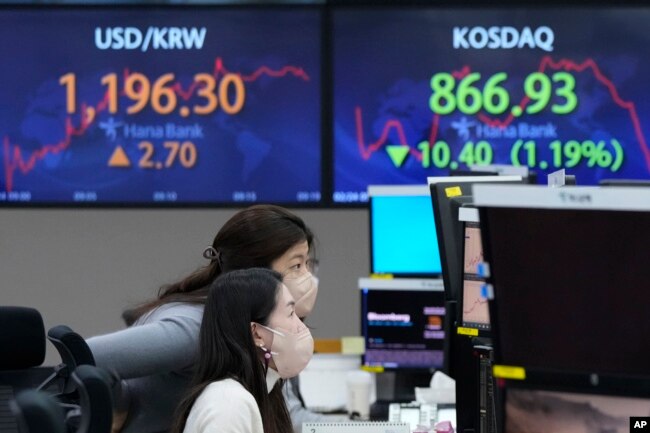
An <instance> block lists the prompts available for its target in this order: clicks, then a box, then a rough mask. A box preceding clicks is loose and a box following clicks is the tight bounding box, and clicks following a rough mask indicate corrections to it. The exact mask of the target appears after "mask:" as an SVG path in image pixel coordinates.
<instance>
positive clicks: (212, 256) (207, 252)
mask: <svg viewBox="0 0 650 433" xmlns="http://www.w3.org/2000/svg"><path fill="white" fill-rule="evenodd" d="M220 255H221V253H219V251H217V250H216V249H215V248H214V247H207V248H206V249H204V250H203V258H205V259H208V260H219V256H220Z"/></svg>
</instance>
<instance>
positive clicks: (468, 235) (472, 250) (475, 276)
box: [462, 222, 490, 330]
mask: <svg viewBox="0 0 650 433" xmlns="http://www.w3.org/2000/svg"><path fill="white" fill-rule="evenodd" d="M463 255H464V257H463V294H462V297H463V315H462V325H463V326H464V327H467V328H477V329H485V330H488V329H490V311H489V308H488V300H487V299H486V298H485V297H484V296H483V295H482V294H481V289H482V287H483V286H484V285H485V278H483V277H481V276H479V273H478V265H479V263H481V262H483V245H482V243H481V228H480V226H479V224H478V223H475V222H466V223H465V245H464V253H463Z"/></svg>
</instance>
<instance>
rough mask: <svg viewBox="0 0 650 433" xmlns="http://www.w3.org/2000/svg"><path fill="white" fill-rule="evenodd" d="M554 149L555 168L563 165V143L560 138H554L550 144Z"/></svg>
mask: <svg viewBox="0 0 650 433" xmlns="http://www.w3.org/2000/svg"><path fill="white" fill-rule="evenodd" d="M549 147H550V148H551V150H552V151H553V166H554V167H555V168H557V167H561V166H562V143H561V142H560V140H554V141H552V142H551V144H550V145H549Z"/></svg>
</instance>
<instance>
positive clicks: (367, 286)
mask: <svg viewBox="0 0 650 433" xmlns="http://www.w3.org/2000/svg"><path fill="white" fill-rule="evenodd" d="M359 288H360V289H361V331H362V334H363V337H364V339H365V342H366V350H365V355H364V357H363V365H365V366H368V367H381V368H383V369H406V370H428V371H433V370H435V369H439V368H442V367H443V364H444V338H445V333H444V329H443V325H444V316H445V307H444V292H443V287H442V284H441V282H440V280H429V279H404V278H401V279H390V280H383V279H372V278H362V279H360V280H359Z"/></svg>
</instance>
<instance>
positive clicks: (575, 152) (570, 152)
mask: <svg viewBox="0 0 650 433" xmlns="http://www.w3.org/2000/svg"><path fill="white" fill-rule="evenodd" d="M564 155H565V156H566V157H567V158H568V159H569V160H568V161H567V162H566V163H565V164H564V166H565V167H567V168H571V167H575V166H576V165H578V163H579V162H580V160H581V159H582V146H580V143H578V142H577V141H575V140H569V141H567V143H566V144H565V145H564Z"/></svg>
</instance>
